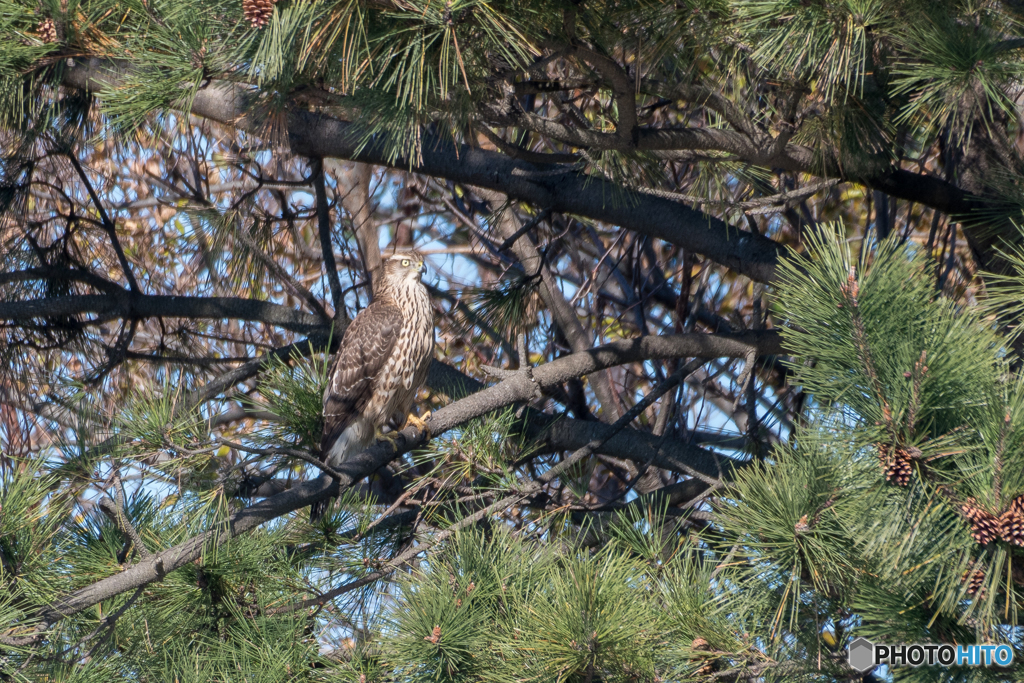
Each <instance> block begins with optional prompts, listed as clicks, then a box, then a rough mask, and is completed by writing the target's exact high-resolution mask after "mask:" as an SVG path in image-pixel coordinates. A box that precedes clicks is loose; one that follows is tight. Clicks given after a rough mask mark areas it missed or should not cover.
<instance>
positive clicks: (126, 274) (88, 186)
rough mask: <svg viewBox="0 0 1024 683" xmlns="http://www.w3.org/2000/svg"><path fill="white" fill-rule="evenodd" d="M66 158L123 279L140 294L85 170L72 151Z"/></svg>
mask: <svg viewBox="0 0 1024 683" xmlns="http://www.w3.org/2000/svg"><path fill="white" fill-rule="evenodd" d="M67 158H68V159H69V160H70V161H71V165H72V166H74V167H75V171H77V172H78V177H79V178H81V179H82V183H83V184H84V185H85V189H86V190H87V191H88V192H89V197H91V198H92V203H93V204H94V205H95V206H96V211H98V212H99V214H100V220H101V221H102V222H103V229H104V230H106V232H107V236H108V237H109V238H110V243H111V245H112V246H113V247H114V253H115V254H117V260H118V262H120V264H121V270H123V271H124V277H125V279H126V280H128V287H129V288H130V289H131V290H132V291H133V292H135V293H136V294H138V293H140V290H139V283H138V282H137V281H136V280H135V275H134V274H133V273H132V269H131V266H130V265H129V263H128V258H127V257H126V256H125V255H124V249H122V248H121V242H120V241H119V240H118V239H117V229H116V227H115V226H114V222H113V221H112V220H110V216H108V215H107V211H106V209H104V208H103V202H101V201H100V197H99V195H97V194H96V190H95V189H93V186H92V183H90V182H89V177H88V176H87V175H86V174H85V169H84V168H82V165H81V164H80V163H78V157H76V156H75V154H74V151H71V152H69V153H68V154H67Z"/></svg>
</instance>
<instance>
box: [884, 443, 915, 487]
mask: <svg viewBox="0 0 1024 683" xmlns="http://www.w3.org/2000/svg"><path fill="white" fill-rule="evenodd" d="M877 446H878V460H879V462H880V463H881V464H882V469H883V470H884V472H885V480H886V481H891V482H893V483H894V484H896V485H897V486H906V485H907V484H909V483H910V475H911V474H913V472H914V469H913V466H912V465H911V462H912V461H913V460H914V459H915V458H916V457H917V456H919V455H920V454H921V451H919V450H918V449H916V448H913V447H911V448H903V447H902V446H897V447H895V448H893V447H892V446H891V445H889V444H877Z"/></svg>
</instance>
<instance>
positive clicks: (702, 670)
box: [690, 636, 719, 676]
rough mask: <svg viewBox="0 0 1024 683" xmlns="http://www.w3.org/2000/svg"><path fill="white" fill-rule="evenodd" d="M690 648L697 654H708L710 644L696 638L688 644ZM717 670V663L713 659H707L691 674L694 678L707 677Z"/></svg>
mask: <svg viewBox="0 0 1024 683" xmlns="http://www.w3.org/2000/svg"><path fill="white" fill-rule="evenodd" d="M690 648H691V649H693V650H695V651H697V652H710V651H711V643H709V642H708V641H706V640H704V639H703V638H701V637H700V636H698V637H696V638H694V639H693V642H692V643H690ZM718 669H719V665H718V661H717V660H715V659H709V660H704V663H703V664H701V666H700V667H699V668H698V669H697V670H696V671H694V672H693V673H694V675H695V676H708V675H710V674H713V673H715V672H716V671H718Z"/></svg>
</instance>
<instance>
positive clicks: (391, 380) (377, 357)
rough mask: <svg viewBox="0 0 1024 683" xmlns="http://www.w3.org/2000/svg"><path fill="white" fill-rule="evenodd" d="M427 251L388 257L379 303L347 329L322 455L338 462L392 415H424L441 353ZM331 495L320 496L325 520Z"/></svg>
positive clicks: (327, 400) (328, 396)
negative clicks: (423, 392)
mask: <svg viewBox="0 0 1024 683" xmlns="http://www.w3.org/2000/svg"><path fill="white" fill-rule="evenodd" d="M423 270H424V269H423V257H422V256H420V255H419V254H417V253H415V252H399V253H396V254H394V255H392V256H390V257H388V259H387V260H386V261H385V262H384V267H383V272H382V274H381V275H380V276H379V277H378V278H377V282H375V283H374V284H375V286H374V292H373V303H371V304H370V305H369V306H367V307H366V308H364V309H363V310H362V311H360V313H359V315H357V316H356V319H355V320H353V321H352V323H351V324H350V325H349V326H348V329H347V330H345V336H344V337H342V340H341V348H339V349H338V353H337V356H336V357H335V359H334V366H333V368H332V369H331V378H330V382H329V383H328V385H327V390H326V391H325V392H324V412H323V418H324V430H323V434H322V436H321V438H320V460H321V461H322V462H326V463H327V464H328V465H330V466H331V467H337V466H338V465H340V464H341V463H343V462H345V460H347V459H349V458H351V457H352V456H354V455H356V454H357V453H359V452H360V451H362V450H364V449H366V448H367V447H368V446H369V445H370V444H372V443H373V442H374V440H375V439H376V438H378V437H379V436H380V430H381V428H382V427H384V425H386V424H388V423H389V422H391V421H392V420H394V423H396V424H398V425H405V424H406V422H407V421H411V422H412V423H413V424H416V425H417V426H419V427H420V428H422V427H423V423H422V420H420V419H418V418H416V417H415V416H413V415H411V414H410V412H409V411H410V409H411V408H412V404H413V401H414V400H415V399H416V393H417V392H418V391H419V389H420V387H421V386H423V382H424V381H425V380H426V378H427V368H429V367H430V361H431V358H432V357H433V355H434V316H433V311H432V309H431V305H430V295H429V293H428V292H427V288H426V286H425V285H424V284H423V282H422V279H421V278H422V276H423ZM327 505H328V501H319V502H317V503H314V504H313V506H312V508H311V509H310V520H311V521H314V522H315V521H316V520H318V519H319V518H320V517H321V516H322V515H323V513H324V511H325V510H326V509H327Z"/></svg>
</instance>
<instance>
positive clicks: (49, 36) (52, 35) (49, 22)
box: [36, 17, 57, 43]
mask: <svg viewBox="0 0 1024 683" xmlns="http://www.w3.org/2000/svg"><path fill="white" fill-rule="evenodd" d="M36 33H38V34H39V39H40V40H41V41H43V42H44V43H55V42H57V25H56V24H55V23H53V19H50V18H49V17H47V18H46V19H43V20H42V21H41V22H39V26H37V27H36Z"/></svg>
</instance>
